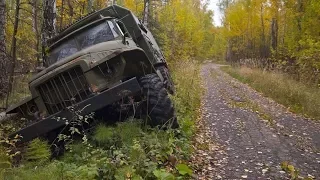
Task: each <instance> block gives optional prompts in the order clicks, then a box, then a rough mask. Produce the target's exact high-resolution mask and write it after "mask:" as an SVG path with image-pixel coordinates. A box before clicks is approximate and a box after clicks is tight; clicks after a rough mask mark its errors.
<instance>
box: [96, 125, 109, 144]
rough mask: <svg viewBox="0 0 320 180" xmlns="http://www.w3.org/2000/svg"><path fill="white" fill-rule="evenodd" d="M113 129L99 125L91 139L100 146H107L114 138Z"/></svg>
mask: <svg viewBox="0 0 320 180" xmlns="http://www.w3.org/2000/svg"><path fill="white" fill-rule="evenodd" d="M113 130H114V128H112V127H107V126H105V125H102V124H99V125H98V126H97V129H96V131H95V133H94V136H93V139H94V140H95V141H97V142H98V143H101V144H108V143H109V142H110V141H111V140H112V138H113V137H114V132H113Z"/></svg>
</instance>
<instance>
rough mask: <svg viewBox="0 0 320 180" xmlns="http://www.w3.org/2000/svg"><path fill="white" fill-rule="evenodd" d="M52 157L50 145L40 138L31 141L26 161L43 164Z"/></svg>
mask: <svg viewBox="0 0 320 180" xmlns="http://www.w3.org/2000/svg"><path fill="white" fill-rule="evenodd" d="M50 156H51V151H50V148H49V145H48V143H47V142H46V141H42V140H40V139H39V138H37V139H34V140H33V141H31V142H30V143H29V145H28V147H27V149H26V152H25V160H27V161H33V162H37V163H42V162H45V161H48V160H49V158H50Z"/></svg>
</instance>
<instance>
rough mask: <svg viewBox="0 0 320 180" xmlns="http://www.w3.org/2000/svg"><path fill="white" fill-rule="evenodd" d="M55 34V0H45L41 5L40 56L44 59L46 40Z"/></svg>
mask: <svg viewBox="0 0 320 180" xmlns="http://www.w3.org/2000/svg"><path fill="white" fill-rule="evenodd" d="M55 34H56V1H55V0H45V1H44V5H43V22H42V56H43V59H44V61H45V57H46V53H45V47H46V41H47V40H48V39H50V38H52V37H53V36H54V35H55Z"/></svg>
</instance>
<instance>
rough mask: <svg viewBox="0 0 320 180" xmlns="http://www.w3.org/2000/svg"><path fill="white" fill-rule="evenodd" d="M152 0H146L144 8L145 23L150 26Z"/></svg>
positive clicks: (143, 20)
mask: <svg viewBox="0 0 320 180" xmlns="http://www.w3.org/2000/svg"><path fill="white" fill-rule="evenodd" d="M149 4H150V0H144V9H143V19H142V22H143V24H144V25H145V26H146V27H148V17H149V6H150V5H149Z"/></svg>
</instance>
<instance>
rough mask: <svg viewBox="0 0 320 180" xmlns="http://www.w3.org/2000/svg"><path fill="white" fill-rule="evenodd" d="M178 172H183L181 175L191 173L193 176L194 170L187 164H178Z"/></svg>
mask: <svg viewBox="0 0 320 180" xmlns="http://www.w3.org/2000/svg"><path fill="white" fill-rule="evenodd" d="M176 168H177V170H178V172H179V173H180V174H181V175H183V176H184V175H189V176H191V175H192V170H191V169H190V168H189V167H188V166H187V165H185V164H178V165H177V166H176Z"/></svg>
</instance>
